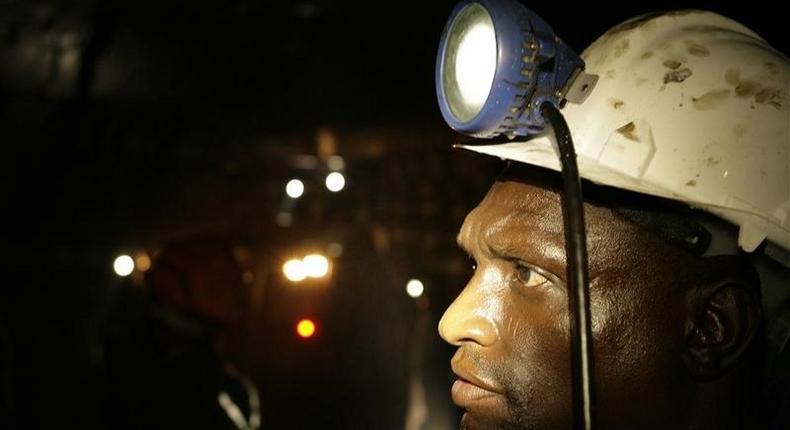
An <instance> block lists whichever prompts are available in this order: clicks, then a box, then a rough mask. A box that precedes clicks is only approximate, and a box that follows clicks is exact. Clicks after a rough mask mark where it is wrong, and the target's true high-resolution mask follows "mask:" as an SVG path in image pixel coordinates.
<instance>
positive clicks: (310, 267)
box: [302, 254, 329, 278]
mask: <svg viewBox="0 0 790 430" xmlns="http://www.w3.org/2000/svg"><path fill="white" fill-rule="evenodd" d="M302 265H303V266H304V271H305V274H306V275H307V276H309V277H311V278H323V277H324V276H326V274H327V273H329V260H327V259H326V257H324V256H323V255H321V254H310V255H308V256H306V257H305V258H303V259H302Z"/></svg>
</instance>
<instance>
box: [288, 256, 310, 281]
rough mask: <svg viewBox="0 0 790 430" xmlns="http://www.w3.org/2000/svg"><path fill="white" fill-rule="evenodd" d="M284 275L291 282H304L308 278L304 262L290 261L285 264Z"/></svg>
mask: <svg viewBox="0 0 790 430" xmlns="http://www.w3.org/2000/svg"><path fill="white" fill-rule="evenodd" d="M283 274H284V275H285V277H286V278H287V279H288V280H289V281H291V282H300V281H304V279H305V278H306V277H307V273H306V271H305V265H304V263H303V262H302V260H297V259H293V260H288V261H286V262H285V264H283Z"/></svg>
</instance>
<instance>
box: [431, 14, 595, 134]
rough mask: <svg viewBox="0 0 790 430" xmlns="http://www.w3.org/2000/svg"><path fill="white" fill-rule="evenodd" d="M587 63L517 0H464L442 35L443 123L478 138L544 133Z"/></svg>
mask: <svg viewBox="0 0 790 430" xmlns="http://www.w3.org/2000/svg"><path fill="white" fill-rule="evenodd" d="M583 69H584V61H582V59H581V58H580V57H579V56H578V55H576V53H574V52H573V51H572V50H571V49H570V48H568V47H567V46H566V45H565V44H564V43H563V42H562V41H561V40H560V39H559V38H557V37H556V36H555V35H554V31H553V30H552V28H551V26H549V25H548V24H547V23H546V22H545V21H544V20H543V19H541V18H540V17H539V16H538V15H536V14H535V13H533V12H532V11H531V10H529V9H527V8H526V7H525V6H524V5H522V4H521V3H520V2H518V1H516V0H463V1H461V2H460V3H459V4H458V5H457V6H456V7H455V9H454V10H453V12H452V14H451V15H450V18H449V19H448V21H447V24H446V26H445V28H444V32H443V33H442V38H441V42H440V45H439V53H438V56H437V61H436V94H437V97H438V99H439V108H440V109H441V112H442V116H443V117H444V119H445V121H447V123H448V124H449V125H450V127H451V128H453V129H454V130H456V131H458V132H461V133H464V134H467V135H470V136H473V137H478V138H492V137H496V136H499V135H504V136H507V137H509V138H514V137H516V136H527V135H531V134H536V133H540V132H541V131H543V129H544V127H545V125H546V121H545V120H544V118H543V116H542V115H541V113H540V107H541V105H542V104H543V103H545V102H549V103H551V104H553V105H554V106H555V107H557V108H558V109H559V108H560V107H561V105H562V102H563V100H564V98H565V94H566V93H567V91H568V87H569V86H570V84H571V83H572V81H573V79H574V78H575V76H576V75H577V74H578V73H579V72H580V71H581V70H583Z"/></svg>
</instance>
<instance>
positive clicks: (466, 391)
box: [450, 359, 502, 407]
mask: <svg viewBox="0 0 790 430" xmlns="http://www.w3.org/2000/svg"><path fill="white" fill-rule="evenodd" d="M451 364H452V368H453V373H455V374H456V376H457V377H458V379H457V380H456V381H455V382H454V383H453V388H452V389H451V390H450V394H451V395H452V398H453V403H455V404H456V405H458V406H460V407H469V406H471V405H472V404H474V403H477V402H480V401H483V400H487V399H489V398H492V397H496V396H499V395H501V394H502V390H501V389H500V388H499V387H497V386H496V385H495V384H493V383H491V382H489V381H486V380H485V378H482V377H479V376H477V374H476V373H475V372H472V371H469V370H467V368H466V366H464V363H463V362H462V361H461V360H456V359H454V360H453V361H452V363H451Z"/></svg>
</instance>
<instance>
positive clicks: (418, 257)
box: [0, 0, 790, 429]
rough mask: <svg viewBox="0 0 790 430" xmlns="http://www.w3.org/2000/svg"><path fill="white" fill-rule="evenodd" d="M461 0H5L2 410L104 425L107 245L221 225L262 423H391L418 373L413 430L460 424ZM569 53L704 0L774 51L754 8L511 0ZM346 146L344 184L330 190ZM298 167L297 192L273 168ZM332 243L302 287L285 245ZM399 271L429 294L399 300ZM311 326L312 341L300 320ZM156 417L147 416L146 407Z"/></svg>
mask: <svg viewBox="0 0 790 430" xmlns="http://www.w3.org/2000/svg"><path fill="white" fill-rule="evenodd" d="M454 4H455V2H453V1H444V0H442V1H432V2H415V1H404V2H364V1H352V0H345V1H331V0H312V1H292V2H266V1H257V2H256V1H250V0H231V1H216V2H160V1H150V0H137V1H127V0H107V1H102V0H77V1H73V2H55V1H44V0H37V1H22V0H2V1H0V142H1V143H2V148H3V151H4V154H3V156H2V161H3V168H2V173H1V174H2V185H3V196H4V204H3V212H4V216H3V218H4V219H5V220H6V221H5V222H4V223H5V226H6V228H5V230H6V237H7V239H6V241H5V243H6V246H5V254H6V257H5V261H6V265H5V266H6V270H4V272H3V273H4V274H5V279H4V280H3V281H2V284H3V287H2V296H0V342H1V343H0V355H2V356H3V359H2V360H0V363H2V365H3V368H2V369H0V371H2V380H0V382H2V384H3V385H2V387H0V389H2V393H3V399H4V402H3V404H2V409H0V428H25V429H27V428H48V427H50V428H51V427H55V426H60V427H63V426H66V427H69V428H112V427H113V426H112V424H110V423H108V421H107V420H109V419H111V417H108V416H107V414H106V413H105V412H104V410H103V406H102V405H103V398H104V392H105V390H106V381H105V379H104V377H103V376H102V366H103V360H104V351H103V347H102V344H101V333H102V325H103V323H104V321H106V319H107V315H106V314H107V312H108V306H107V303H108V302H109V301H110V300H111V298H112V296H113V295H114V294H116V293H117V291H119V289H122V288H135V285H138V284H139V282H140V276H141V274H140V273H135V274H133V275H132V276H131V277H129V278H119V277H118V276H116V275H115V274H114V273H113V272H112V261H113V259H114V258H115V257H116V256H117V255H119V254H121V253H129V254H134V255H137V254H140V253H149V254H153V253H154V252H155V251H156V250H157V249H159V248H160V247H161V246H162V244H163V243H165V242H166V241H167V240H169V239H171V238H174V237H183V236H188V235H192V234H213V235H218V236H222V237H226V238H229V239H230V240H232V241H233V243H234V244H235V245H236V247H237V248H236V250H237V251H238V253H239V254H240V255H243V256H244V258H245V259H246V260H247V261H248V263H249V264H250V269H249V270H250V272H249V283H248V287H249V288H250V294H251V297H252V301H251V303H252V314H251V317H250V321H249V323H248V325H247V330H246V332H245V333H243V336H240V338H242V339H243V340H240V341H239V342H240V346H239V348H240V351H242V352H241V353H239V354H238V358H237V359H238V361H239V366H241V367H243V368H244V369H245V370H246V371H248V372H249V374H250V375H251V376H252V377H253V379H254V380H255V381H256V382H257V384H258V386H259V388H260V391H261V396H262V410H263V424H264V425H263V427H264V428H281V429H286V428H288V429H290V428H319V427H320V428H337V429H349V428H376V429H400V428H404V423H405V416H406V411H407V409H408V407H409V400H408V399H409V394H410V388H409V386H410V385H409V383H410V381H412V380H413V378H414V376H415V375H420V377H421V381H422V383H423V386H424V390H425V398H426V404H427V405H428V416H427V419H426V422H425V424H424V426H422V427H421V428H425V429H448V428H455V427H456V426H457V419H458V417H457V411H456V410H455V409H454V408H453V406H452V404H451V402H450V400H449V396H448V389H449V384H450V381H451V373H450V370H449V364H448V360H449V357H450V355H451V352H452V350H451V348H450V347H448V346H446V345H444V344H443V342H441V340H440V339H439V338H438V336H437V335H436V331H435V327H436V325H437V323H438V320H439V318H440V317H441V314H442V312H443V310H444V309H445V308H446V307H447V305H448V304H449V303H450V302H451V300H452V298H453V297H454V296H455V295H456V294H457V293H458V292H459V291H460V289H461V288H462V287H463V285H464V282H465V280H466V278H467V277H468V275H469V273H470V268H469V266H470V264H469V262H468V260H467V259H466V257H465V256H464V255H463V254H462V252H460V251H458V250H457V249H456V246H455V239H454V237H455V233H456V232H457V229H458V228H459V226H460V225H461V223H462V221H463V218H464V216H465V214H466V213H467V212H468V211H469V210H470V209H471V208H472V207H474V205H475V204H476V203H477V202H478V201H479V200H480V199H481V198H482V196H483V195H484V193H485V191H486V190H487V187H488V186H489V185H490V183H491V182H492V181H493V179H494V178H495V176H496V174H497V172H498V170H499V169H500V167H501V165H500V163H499V162H498V161H496V160H489V159H486V158H481V157H476V156H472V155H470V154H464V153H460V152H457V151H453V150H452V149H451V144H453V143H455V142H458V141H459V139H460V136H459V135H457V134H454V133H453V132H452V131H451V130H449V128H448V127H447V126H446V125H445V124H444V122H443V121H442V119H441V116H440V114H439V110H438V108H437V103H436V100H435V90H434V81H433V78H434V64H435V56H436V49H437V46H438V41H439V36H440V34H441V31H442V28H443V26H444V22H445V20H446V18H447V16H448V15H449V13H450V11H451V10H452V8H453V6H454ZM527 5H528V7H530V8H532V9H533V10H534V11H536V12H537V13H538V14H539V15H541V16H542V17H543V18H545V19H546V20H547V21H548V22H549V23H551V24H552V25H553V27H554V29H555V31H556V32H557V34H558V35H559V36H560V37H561V38H563V39H564V40H565V41H566V42H567V43H568V44H569V45H570V46H571V47H572V48H574V49H575V50H577V51H578V52H580V51H581V50H582V49H583V48H584V47H585V46H587V45H588V44H589V43H591V42H592V41H593V40H594V39H595V38H597V37H598V36H599V35H600V34H602V33H603V32H604V31H605V30H606V29H607V28H609V27H611V26H613V25H615V24H617V23H619V22H621V21H623V20H625V19H627V18H630V17H632V16H636V15H639V14H642V13H646V12H652V11H657V10H669V9H678V8H704V9H710V10H714V11H717V12H720V13H722V14H724V15H727V16H730V17H732V18H735V19H737V20H740V21H741V22H743V23H744V24H746V25H747V26H749V27H751V28H752V29H754V30H755V31H756V32H757V33H759V34H760V35H761V36H763V37H764V38H765V39H767V40H768V41H769V42H770V43H771V44H773V45H774V46H775V47H776V48H778V49H779V50H780V51H783V52H785V53H787V52H788V51H790V50H788V45H787V38H786V34H785V33H786V28H785V27H786V23H785V22H783V21H784V16H785V14H784V13H783V12H780V10H779V6H778V5H775V4H771V3H769V2H767V1H765V2H759V3H756V2H749V3H748V4H743V3H737V4H732V5H725V4H723V3H722V2H685V3H684V2H655V1H654V2H642V3H632V4H629V5H627V6H616V5H614V4H602V3H600V2H587V3H582V4H572V3H567V2H535V3H531V4H530V3H527ZM333 155H340V156H342V157H343V159H344V161H345V168H344V169H343V171H344V174H345V175H346V179H347V184H346V188H345V189H344V190H342V191H341V192H338V193H330V192H328V191H327V190H326V189H324V186H323V178H324V175H325V174H326V173H327V171H328V168H327V167H326V166H327V165H326V162H327V160H328V159H329V158H330V157H331V156H333ZM291 178H301V179H302V180H303V181H304V182H305V185H306V192H305V195H304V196H303V197H301V198H300V199H298V200H296V201H292V200H290V199H288V198H287V197H286V196H285V193H284V186H285V184H286V182H287V181H288V180H289V179H291ZM330 244H340V245H341V246H342V250H343V252H342V255H339V253H337V254H338V255H337V257H336V258H334V259H333V261H332V264H333V270H332V277H331V279H330V280H328V281H326V282H325V283H323V284H320V285H312V286H309V287H306V288H301V289H300V288H294V286H293V285H292V283H290V282H288V281H287V280H286V279H285V278H284V277H283V275H282V272H281V265H282V263H283V261H284V260H285V259H287V258H289V257H290V256H292V255H295V254H296V253H298V252H302V250H307V249H310V250H325V249H327V247H328V246H329V245H330ZM410 278H419V279H421V280H422V281H423V282H424V284H425V288H426V292H425V295H424V296H423V297H422V298H421V299H420V300H418V301H415V300H414V299H411V298H410V297H408V296H407V295H406V294H405V285H406V282H407V280H409V279H410ZM304 315H310V316H312V317H313V318H315V319H316V320H317V321H318V323H319V332H318V336H316V338H315V339H312V340H310V341H308V342H305V341H302V340H299V339H298V338H297V337H296V336H295V335H294V333H293V327H292V326H293V322H294V321H295V320H296V319H297V318H299V317H301V316H304ZM151 428H156V424H155V423H154V424H152V427H151Z"/></svg>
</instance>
